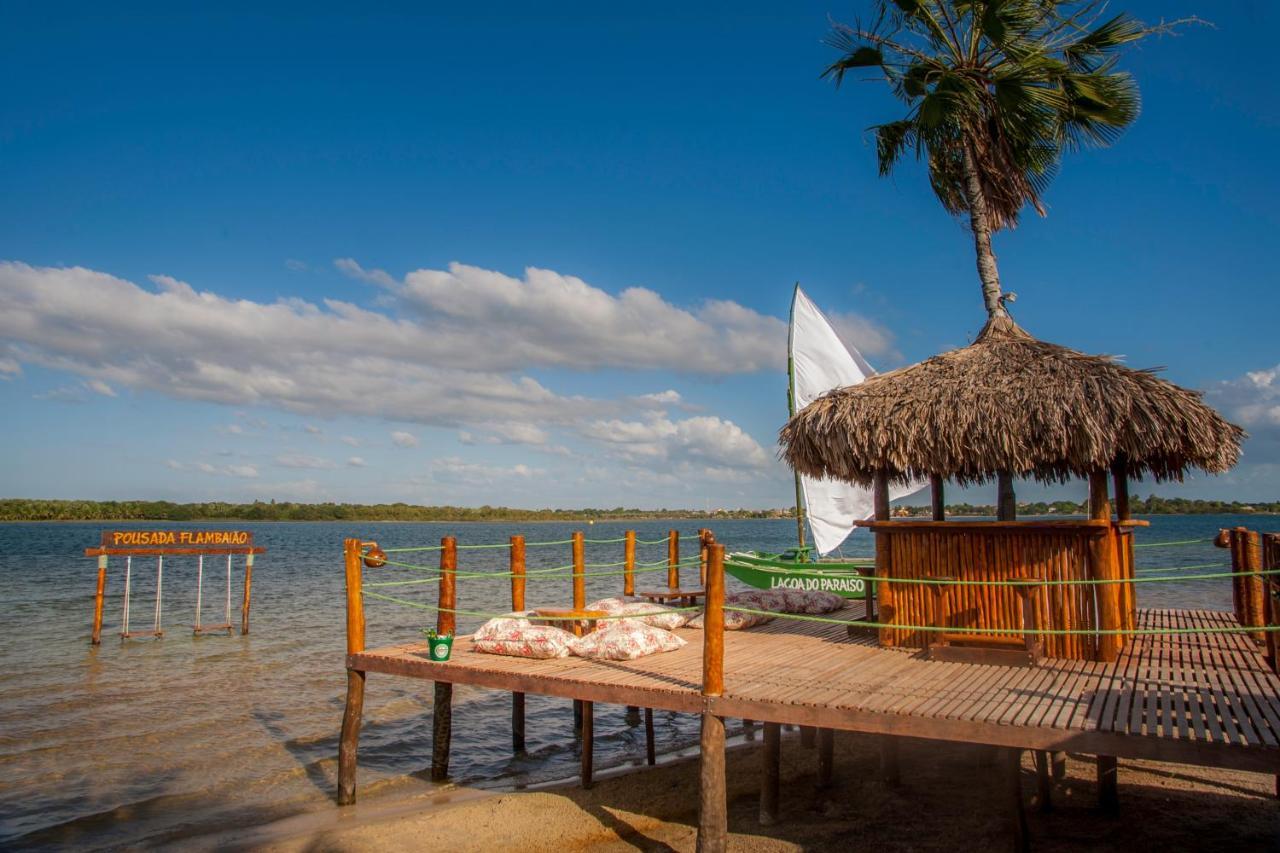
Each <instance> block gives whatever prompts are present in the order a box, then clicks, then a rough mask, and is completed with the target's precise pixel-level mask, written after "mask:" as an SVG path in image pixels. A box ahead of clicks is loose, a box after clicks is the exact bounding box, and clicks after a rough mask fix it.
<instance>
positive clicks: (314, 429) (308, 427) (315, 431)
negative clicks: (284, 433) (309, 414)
mask: <svg viewBox="0 0 1280 853" xmlns="http://www.w3.org/2000/svg"><path fill="white" fill-rule="evenodd" d="M302 429H303V430H304V431H305V432H307V433H310V434H311V435H320V434H322V433H323V432H324V430H322V429H320V427H318V426H316V425H315V424H304V425H303V427H302Z"/></svg>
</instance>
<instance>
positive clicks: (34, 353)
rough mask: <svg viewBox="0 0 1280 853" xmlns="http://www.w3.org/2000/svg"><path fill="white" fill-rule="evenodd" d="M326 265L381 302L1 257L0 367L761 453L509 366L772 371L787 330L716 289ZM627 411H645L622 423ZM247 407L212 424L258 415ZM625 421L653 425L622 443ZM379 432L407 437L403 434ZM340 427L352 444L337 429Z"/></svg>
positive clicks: (671, 446) (544, 445)
mask: <svg viewBox="0 0 1280 853" xmlns="http://www.w3.org/2000/svg"><path fill="white" fill-rule="evenodd" d="M337 265H338V267H339V269H341V270H343V271H344V272H345V273H347V274H348V275H352V276H355V277H357V278H361V279H363V280H366V281H370V282H372V283H374V284H375V285H377V286H378V287H379V288H380V289H381V290H382V291H384V293H385V295H386V296H387V297H388V301H387V305H386V308H385V309H379V310H368V309H365V308H361V307H358V306H355V305H352V304H349V303H345V302H339V301H335V300H326V301H324V302H322V303H318V304H317V303H310V302H306V301H303V300H299V299H287V300H283V301H278V302H274V303H264V302H254V301H251V300H246V299H231V298H227V297H224V296H220V295H218V294H216V293H211V292H204V291H197V290H196V289H195V288H193V287H192V286H190V285H189V284H186V283H184V282H181V281H178V280H176V279H174V278H172V277H169V276H163V275H156V276H152V277H150V286H147V287H144V286H139V285H138V284H135V283H133V282H130V281H126V280H124V279H121V278H117V277H114V276H111V275H108V274H105V273H101V272H97V271H94V270H90V269H84V268H79V267H73V268H49V267H32V266H29V265H26V264H22V263H16V262H0V340H3V341H4V342H5V343H4V344H0V359H3V360H0V375H4V376H16V375H18V374H19V373H20V371H21V369H22V365H23V364H24V363H30V364H35V365H38V366H41V367H44V368H48V369H52V370H59V371H63V372H68V373H72V374H75V375H77V376H78V377H79V378H80V379H81V381H82V382H84V383H92V386H91V387H93V388H94V389H95V390H96V391H97V392H98V393H103V391H102V390H100V389H108V388H109V389H110V390H111V391H112V392H115V391H117V390H118V389H122V388H128V389H133V390H146V391H152V392H155V393H159V394H163V395H166V396H169V397H173V398H177V399H183V400H193V401H199V402H210V403H219V404H224V405H229V406H237V407H245V408H246V409H249V408H250V407H257V406H267V407H272V408H276V409H281V410H285V411H289V412H292V413H295V414H301V415H304V416H308V417H316V416H326V417H331V416H335V415H341V414H348V415H357V416H359V417H362V418H375V419H382V420H385V421H390V422H398V423H406V424H421V425H426V426H439V427H448V428H453V429H460V430H463V431H464V432H465V433H466V438H467V439H469V440H471V441H473V442H475V443H481V444H506V445H520V446H527V447H530V448H532V449H535V450H537V451H538V452H539V453H544V454H561V455H563V454H567V453H568V452H569V451H568V450H566V448H565V446H564V444H561V443H553V441H552V435H553V434H556V433H563V434H564V435H565V436H569V437H571V436H573V435H575V434H577V435H586V436H588V437H589V438H590V439H591V440H592V441H593V442H595V443H597V444H598V445H599V446H601V447H605V448H608V449H610V451H611V452H612V453H613V455H614V456H615V458H619V459H624V460H633V459H666V460H668V461H670V462H672V463H673V464H677V463H679V462H681V461H688V462H690V464H702V465H707V466H713V467H726V468H730V469H749V470H755V469H760V468H763V467H765V466H766V464H767V462H768V454H767V453H765V451H764V450H763V449H762V448H761V447H760V445H759V444H757V443H756V442H755V440H754V439H753V438H751V437H750V436H749V435H747V434H746V433H744V432H743V431H742V430H741V429H740V428H739V427H738V426H737V425H735V424H733V423H732V422H731V421H728V420H721V419H719V418H714V417H708V418H706V419H699V418H687V419H685V420H674V421H673V420H670V419H668V418H666V417H665V416H662V417H657V416H658V415H659V414H661V412H662V410H664V409H666V408H668V407H676V408H681V409H688V408H690V406H689V404H688V403H687V402H686V401H685V400H684V398H683V397H682V396H681V395H680V394H679V392H677V391H675V390H673V389H668V390H664V391H659V392H656V393H653V394H646V395H641V396H640V397H638V398H637V397H632V396H618V397H616V398H613V399H601V398H592V397H585V396H578V395H571V394H560V393H556V392H555V391H553V390H551V389H550V388H548V387H546V386H544V385H543V384H542V383H541V382H539V381H538V380H535V379H534V378H532V377H530V376H527V375H524V373H523V372H524V371H525V370H529V369H534V368H540V367H541V368H547V367H569V368H572V369H574V370H593V369H602V368H623V369H636V370H647V369H666V370H675V371H681V372H687V373H701V374H704V375H708V376H712V377H715V376H721V375H724V374H730V373H747V372H752V371H757V370H762V369H780V368H781V366H782V364H783V359H784V355H785V345H784V344H785V337H786V329H785V324H784V323H783V321H782V320H780V319H778V318H776V317H772V316H767V315H763V314H760V313H758V312H756V311H754V310H752V309H749V308H746V307H744V306H742V305H739V304H737V303H734V302H729V301H723V300H718V301H716V300H713V301H707V302H703V303H701V304H699V305H694V306H691V307H681V306H677V305H673V304H671V303H669V302H667V301H665V300H664V299H663V298H662V297H661V296H659V295H658V294H657V293H655V292H653V291H651V290H647V289H644V288H636V287H633V288H629V289H626V290H623V291H621V292H620V293H617V294H613V293H609V292H607V291H605V290H602V289H600V288H598V287H594V286H592V285H590V284H588V283H586V282H584V281H582V280H581V279H578V278H575V277H572V276H565V275H561V274H559V273H556V272H552V271H549V270H539V269H529V270H527V271H526V272H525V274H524V277H523V278H515V277H511V276H507V275H504V274H502V273H498V272H493V271H489V270H483V269H480V268H477V267H468V266H465V265H462V264H453V265H451V266H450V267H449V268H448V269H447V270H417V271H415V272H411V273H409V274H408V275H407V276H405V278H404V279H403V280H396V279H394V278H393V277H391V276H389V275H388V274H386V273H385V272H382V271H380V270H365V269H364V268H363V267H361V266H360V265H359V264H358V263H356V262H354V261H351V260H350V259H344V260H343V261H341V262H339V263H338V264H337ZM66 396H68V397H70V396H73V395H70V394H67V395H66ZM74 396H79V395H74ZM637 411H649V412H651V413H652V414H653V416H654V417H653V418H651V419H649V420H644V421H636V420H633V418H634V417H635V413H636V412H637ZM246 418H247V416H246V417H242V418H241V419H240V420H239V421H238V422H235V423H231V424H228V425H226V426H224V427H221V430H222V431H223V432H226V433H228V434H232V435H250V434H251V432H250V431H251V430H253V431H257V430H259V429H261V427H259V426H255V422H251V421H249V420H247V419H246ZM306 428H307V429H308V431H314V430H316V429H319V427H313V425H310V424H309V425H308V427H306ZM637 429H638V430H640V432H641V433H645V432H649V433H653V434H652V435H648V436H646V435H640V436H638V437H637V438H636V439H634V440H630V439H626V436H627V434H628V433H629V432H630V431H634V430H637ZM392 440H393V441H394V442H395V443H396V444H397V445H398V446H402V447H412V446H416V444H417V438H416V436H414V435H413V433H409V432H403V431H397V433H395V434H393V437H392ZM342 441H343V442H344V443H345V444H347V445H349V446H352V447H356V446H359V445H360V441H359V440H358V439H356V438H354V437H352V436H343V438H342Z"/></svg>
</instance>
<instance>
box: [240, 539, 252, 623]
mask: <svg viewBox="0 0 1280 853" xmlns="http://www.w3.org/2000/svg"><path fill="white" fill-rule="evenodd" d="M252 590H253V555H252V554H246V555H245V557H244V598H243V600H242V601H241V602H240V636H242V637H243V636H244V635H246V634H248V633H249V600H250V598H251V597H252V596H251V592H252Z"/></svg>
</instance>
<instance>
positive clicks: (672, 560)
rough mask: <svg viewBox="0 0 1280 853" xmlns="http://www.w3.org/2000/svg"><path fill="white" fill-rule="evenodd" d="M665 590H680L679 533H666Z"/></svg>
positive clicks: (672, 531) (673, 531)
mask: <svg viewBox="0 0 1280 853" xmlns="http://www.w3.org/2000/svg"><path fill="white" fill-rule="evenodd" d="M667 588H668V589H679V588H680V531H678V530H669V531H667Z"/></svg>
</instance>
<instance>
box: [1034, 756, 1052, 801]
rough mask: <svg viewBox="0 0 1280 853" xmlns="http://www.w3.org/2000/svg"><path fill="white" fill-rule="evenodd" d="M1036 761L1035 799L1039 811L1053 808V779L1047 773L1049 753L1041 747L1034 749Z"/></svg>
mask: <svg viewBox="0 0 1280 853" xmlns="http://www.w3.org/2000/svg"><path fill="white" fill-rule="evenodd" d="M1035 762H1036V799H1038V800H1039V801H1040V802H1039V806H1040V811H1042V812H1047V811H1052V810H1053V779H1052V777H1051V776H1050V775H1049V753H1047V752H1045V751H1044V750H1042V749H1037V750H1036V751H1035Z"/></svg>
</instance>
